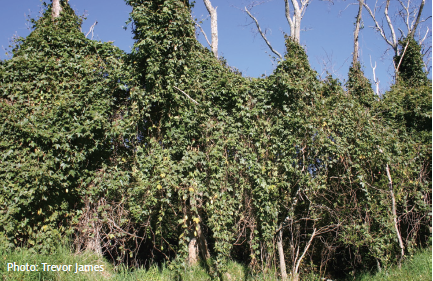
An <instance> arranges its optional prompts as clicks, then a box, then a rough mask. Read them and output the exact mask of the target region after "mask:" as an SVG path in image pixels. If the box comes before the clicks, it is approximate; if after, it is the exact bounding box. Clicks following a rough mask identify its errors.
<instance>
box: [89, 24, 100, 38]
mask: <svg viewBox="0 0 433 281" xmlns="http://www.w3.org/2000/svg"><path fill="white" fill-rule="evenodd" d="M97 24H98V21H95V22H94V23H93V24H92V26H91V27H90V29H89V32H87V34H86V38H87V36H88V35H89V34H90V32H91V33H92V39H93V30H94V29H95V26H96V25H97Z"/></svg>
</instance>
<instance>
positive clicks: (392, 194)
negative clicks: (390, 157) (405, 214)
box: [386, 164, 404, 267]
mask: <svg viewBox="0 0 433 281" xmlns="http://www.w3.org/2000/svg"><path fill="white" fill-rule="evenodd" d="M386 175H387V176H388V185H389V193H390V194H391V202H392V205H391V212H392V217H393V221H394V228H395V232H396V233H397V239H398V244H399V246H400V250H401V257H400V262H399V264H398V266H399V267H400V266H401V260H402V259H403V257H404V245H403V239H402V238H401V234H400V230H399V229H398V222H397V210H396V202H395V196H394V191H393V186H392V178H391V173H390V172H389V166H388V164H386Z"/></svg>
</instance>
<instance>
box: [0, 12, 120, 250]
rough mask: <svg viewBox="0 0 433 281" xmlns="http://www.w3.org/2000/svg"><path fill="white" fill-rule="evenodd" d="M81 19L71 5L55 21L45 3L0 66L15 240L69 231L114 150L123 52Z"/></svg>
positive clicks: (4, 192) (9, 225) (8, 218)
mask: <svg viewBox="0 0 433 281" xmlns="http://www.w3.org/2000/svg"><path fill="white" fill-rule="evenodd" d="M79 27H80V22H79V19H78V17H77V16H76V15H75V13H74V12H73V11H72V9H71V8H69V6H65V7H64V11H63V13H62V17H61V18H59V19H58V20H56V21H55V22H53V21H52V20H51V15H50V12H49V10H48V11H47V12H46V13H45V16H43V17H42V18H40V19H39V20H38V21H37V22H35V26H34V31H33V32H32V33H31V34H30V35H29V36H28V37H27V38H26V39H25V40H23V42H22V43H21V44H20V45H19V47H18V48H17V49H16V50H15V51H14V57H13V58H12V59H11V60H8V61H6V62H5V63H4V65H3V66H2V67H1V69H0V79H1V87H0V93H1V99H0V102H1V104H0V108H1V111H0V114H1V120H2V122H1V124H2V125H1V129H0V150H1V151H2V158H1V162H0V171H1V172H0V178H1V183H2V189H1V191H0V194H1V196H0V206H1V207H0V208H1V216H2V219H1V222H2V227H3V229H4V234H5V235H6V236H7V237H8V239H9V241H11V242H14V243H15V244H16V245H19V244H20V243H22V242H28V243H29V244H31V245H35V247H36V248H37V249H44V250H48V249H49V247H50V245H51V244H52V243H53V242H54V241H55V240H56V239H57V238H59V237H60V236H61V235H63V234H65V233H69V232H70V231H71V219H72V218H73V216H74V214H75V213H76V211H77V210H79V209H80V208H81V205H82V203H83V198H84V196H85V194H86V193H87V192H88V191H89V187H90V184H91V182H92V181H93V178H94V177H95V173H96V172H97V170H98V169H101V168H102V165H103V164H104V163H106V162H107V161H109V157H110V156H111V154H112V149H113V148H112V146H113V140H114V139H115V138H116V135H115V132H113V122H114V119H115V118H116V117H115V114H116V110H117V107H118V105H119V103H121V102H122V100H124V92H122V91H121V90H120V87H121V86H120V85H119V84H118V81H119V79H121V78H122V77H123V76H124V75H123V71H122V70H123V68H122V61H121V59H122V56H123V54H122V52H121V51H120V50H119V49H117V48H116V47H113V46H111V45H110V44H108V43H98V42H95V41H91V40H88V39H86V38H85V37H84V35H83V34H82V33H81V32H80V30H79ZM122 95H123V96H122Z"/></svg>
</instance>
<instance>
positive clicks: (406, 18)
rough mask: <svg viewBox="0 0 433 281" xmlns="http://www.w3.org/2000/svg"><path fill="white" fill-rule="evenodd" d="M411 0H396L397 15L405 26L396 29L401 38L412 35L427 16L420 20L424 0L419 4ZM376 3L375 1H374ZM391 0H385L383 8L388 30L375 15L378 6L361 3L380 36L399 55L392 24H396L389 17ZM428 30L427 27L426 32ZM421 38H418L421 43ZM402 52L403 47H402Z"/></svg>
mask: <svg viewBox="0 0 433 281" xmlns="http://www.w3.org/2000/svg"><path fill="white" fill-rule="evenodd" d="M411 1H412V0H407V2H406V4H405V3H403V0H398V2H399V4H400V8H399V9H398V12H397V14H398V16H400V18H402V20H403V22H404V25H405V26H406V29H407V31H406V32H405V31H403V30H402V29H401V28H398V30H399V31H400V33H401V36H400V37H401V38H408V37H412V38H413V37H414V35H415V31H416V29H417V28H418V25H419V24H420V23H421V22H425V21H426V20H427V19H428V18H430V17H428V18H426V19H424V20H421V14H422V11H423V8H424V4H425V0H422V1H421V3H420V5H419V6H417V5H413V4H412V3H411ZM376 3H377V2H376ZM390 3H391V0H386V2H385V9H384V18H385V20H386V23H387V26H388V31H386V27H385V26H384V25H383V24H381V23H379V22H381V19H380V18H379V17H378V15H377V11H378V10H379V8H380V7H379V6H378V5H377V4H376V5H375V6H374V7H373V9H372V8H371V7H370V6H368V5H367V3H363V5H364V7H365V9H366V10H367V11H368V13H369V15H370V16H371V18H372V20H373V21H374V26H373V28H374V29H376V30H377V31H378V32H379V33H380V36H381V37H382V38H383V39H384V40H385V42H386V43H387V44H388V45H389V46H390V47H391V48H392V49H393V50H394V55H395V56H400V53H401V50H400V49H399V46H398V43H399V42H398V38H397V34H396V30H395V27H394V25H396V20H394V22H393V21H392V20H391V17H390V15H389V8H390ZM428 32H429V30H428V29H427V33H428ZM387 33H388V34H387ZM422 41H423V39H421V40H420V42H421V43H422ZM403 52H404V49H403ZM394 69H395V71H398V65H394Z"/></svg>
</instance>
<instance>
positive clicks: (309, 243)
mask: <svg viewBox="0 0 433 281" xmlns="http://www.w3.org/2000/svg"><path fill="white" fill-rule="evenodd" d="M315 236H316V228H314V230H313V234H311V237H310V240H309V241H308V243H307V245H305V248H304V252H303V253H302V255H301V256H300V257H299V259H298V261H297V262H296V266H295V270H294V271H295V272H293V274H297V273H298V269H299V265H300V264H301V261H302V259H303V258H304V255H305V253H306V252H307V251H308V248H310V245H311V241H313V239H314V237H315Z"/></svg>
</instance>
